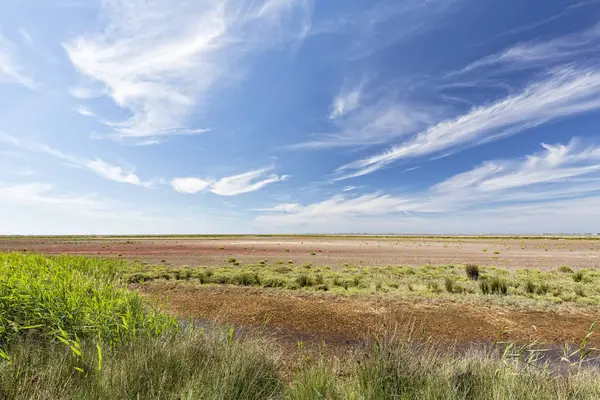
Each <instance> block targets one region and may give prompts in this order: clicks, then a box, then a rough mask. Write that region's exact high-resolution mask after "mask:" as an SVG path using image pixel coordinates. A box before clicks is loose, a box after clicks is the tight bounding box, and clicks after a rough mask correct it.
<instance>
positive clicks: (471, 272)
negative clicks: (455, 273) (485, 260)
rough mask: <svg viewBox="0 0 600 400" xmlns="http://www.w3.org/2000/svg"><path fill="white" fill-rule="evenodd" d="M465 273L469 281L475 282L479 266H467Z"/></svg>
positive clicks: (477, 277)
mask: <svg viewBox="0 0 600 400" xmlns="http://www.w3.org/2000/svg"><path fill="white" fill-rule="evenodd" d="M465 273H466V274H467V276H468V277H469V278H470V279H472V280H474V281H476V280H478V279H479V266H478V265H475V264H467V265H465Z"/></svg>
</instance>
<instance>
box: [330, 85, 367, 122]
mask: <svg viewBox="0 0 600 400" xmlns="http://www.w3.org/2000/svg"><path fill="white" fill-rule="evenodd" d="M361 92H362V85H357V86H355V87H353V88H342V90H341V91H340V93H338V95H337V96H335V98H334V99H333V104H332V105H331V113H330V114H329V118H330V119H338V118H341V117H343V116H345V115H346V114H348V113H350V112H352V111H354V110H355V109H357V108H358V106H359V105H360V96H361Z"/></svg>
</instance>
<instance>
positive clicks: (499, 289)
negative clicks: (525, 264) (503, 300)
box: [479, 276, 508, 295]
mask: <svg viewBox="0 0 600 400" xmlns="http://www.w3.org/2000/svg"><path fill="white" fill-rule="evenodd" d="M479 288H480V289H481V293H483V294H500V295H506V294H508V283H507V282H506V280H505V279H503V278H500V277H498V276H494V277H492V278H486V279H481V280H480V281H479Z"/></svg>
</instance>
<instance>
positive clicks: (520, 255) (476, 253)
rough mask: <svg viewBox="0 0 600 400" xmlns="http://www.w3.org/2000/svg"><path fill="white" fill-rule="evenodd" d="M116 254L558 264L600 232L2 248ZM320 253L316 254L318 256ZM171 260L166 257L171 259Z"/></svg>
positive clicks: (72, 242)
mask: <svg viewBox="0 0 600 400" xmlns="http://www.w3.org/2000/svg"><path fill="white" fill-rule="evenodd" d="M14 250H16V251H23V250H27V251H36V252H41V253H44V254H82V255H90V256H112V257H123V258H125V259H132V260H140V261H144V262H148V263H160V262H163V263H168V264H170V265H173V266H181V265H189V266H199V265H211V266H212V265H224V264H225V263H226V261H227V258H228V257H231V256H233V257H236V258H237V259H238V260H239V261H240V262H241V263H242V264H248V263H255V262H257V261H259V260H265V259H266V260H268V261H275V260H279V259H281V260H286V261H287V260H292V261H294V263H296V264H299V263H304V262H311V263H313V264H319V265H329V266H331V267H338V266H341V265H342V264H350V265H364V266H386V265H408V266H421V265H424V264H466V263H474V264H479V265H494V266H498V267H502V268H508V269H518V268H536V269H540V270H551V269H555V268H556V267H558V266H561V265H568V266H570V267H571V268H574V269H577V268H593V267H596V266H600V238H599V239H574V238H547V239H528V238H485V237H482V238H461V237H452V238H435V237H393V238H372V237H368V236H366V237H365V236H358V237H357V236H355V237H286V236H281V237H260V236H242V237H218V238H210V237H190V238H183V237H182V238H173V237H164V238H158V237H153V238H139V237H122V238H86V237H81V238H41V237H40V238H29V237H27V238H25V237H23V238H19V237H16V238H1V239H0V251H14ZM312 253H315V254H314V255H313V254H312ZM163 260H164V261H163Z"/></svg>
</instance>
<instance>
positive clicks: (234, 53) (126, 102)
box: [64, 0, 312, 141]
mask: <svg viewBox="0 0 600 400" xmlns="http://www.w3.org/2000/svg"><path fill="white" fill-rule="evenodd" d="M103 4H104V6H105V7H104V13H105V18H106V20H107V21H108V25H107V26H106V28H105V29H104V31H102V32H101V33H96V34H89V35H85V36H80V37H78V38H76V39H74V40H71V41H69V42H67V43H65V44H64V47H65V49H66V51H67V54H68V56H69V58H70V60H71V62H72V63H73V65H74V66H75V67H76V68H77V69H78V70H79V71H80V72H81V73H82V74H84V75H86V76H87V77H89V78H91V79H93V80H94V81H97V82H99V83H101V84H103V85H104V86H105V87H106V92H107V94H108V95H109V96H110V97H111V98H112V99H113V101H114V102H115V103H116V104H117V105H118V106H120V107H122V108H124V109H126V110H128V111H130V112H131V117H130V118H129V119H127V120H125V121H118V122H111V123H109V126H111V128H113V129H114V133H113V134H112V135H110V137H112V138H114V139H119V140H134V141H135V140H144V138H146V139H147V138H148V137H154V138H157V137H164V136H168V135H174V134H199V133H203V132H205V131H206V129H198V128H189V127H188V126H187V124H186V119H187V117H188V114H189V112H190V110H192V109H193V108H195V107H197V106H198V102H199V101H201V100H205V98H206V96H207V95H208V92H209V91H210V90H211V89H213V88H214V86H215V85H217V84H218V83H223V84H231V77H232V76H235V75H236V70H234V68H233V66H234V64H240V63H241V62H242V59H243V57H247V56H249V55H251V54H255V53H258V52H260V51H262V50H264V49H267V48H272V47H273V46H276V45H278V44H280V43H281V42H282V41H286V40H297V39H298V32H299V31H302V30H305V29H306V25H307V24H309V22H310V15H311V12H312V6H311V2H309V0H290V1H276V0H267V1H263V2H252V3H250V5H247V4H244V3H242V2H240V1H238V0H228V1H222V0H200V1H196V0H184V1H163V0H149V1H144V2H130V1H126V0H108V1H105V2H103ZM234 79H235V78H234Z"/></svg>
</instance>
